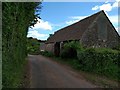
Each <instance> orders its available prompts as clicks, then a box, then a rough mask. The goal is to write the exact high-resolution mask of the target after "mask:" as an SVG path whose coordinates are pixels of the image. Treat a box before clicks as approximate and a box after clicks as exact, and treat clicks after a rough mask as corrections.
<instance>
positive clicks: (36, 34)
mask: <svg viewBox="0 0 120 90" xmlns="http://www.w3.org/2000/svg"><path fill="white" fill-rule="evenodd" d="M48 36H49V35H48V34H40V33H39V32H38V31H37V30H32V31H31V30H30V31H28V35H27V37H33V38H37V39H41V38H45V39H46V38H47V37H48Z"/></svg>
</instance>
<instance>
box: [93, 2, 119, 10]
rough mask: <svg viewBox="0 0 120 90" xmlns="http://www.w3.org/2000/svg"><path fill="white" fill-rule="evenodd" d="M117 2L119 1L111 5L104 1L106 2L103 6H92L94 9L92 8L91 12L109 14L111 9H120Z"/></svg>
mask: <svg viewBox="0 0 120 90" xmlns="http://www.w3.org/2000/svg"><path fill="white" fill-rule="evenodd" d="M119 1H120V0H115V2H114V3H113V4H111V3H109V2H108V1H106V2H105V3H104V4H103V5H101V6H98V5H96V6H94V7H93V8H92V10H104V11H107V12H110V11H111V10H112V9H113V8H117V7H120V6H119V5H118V2H119Z"/></svg>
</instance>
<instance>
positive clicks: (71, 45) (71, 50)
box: [60, 41, 83, 58]
mask: <svg viewBox="0 0 120 90" xmlns="http://www.w3.org/2000/svg"><path fill="white" fill-rule="evenodd" d="M81 49H83V47H82V46H81V44H80V43H79V42H77V41H71V42H66V43H65V44H64V45H63V49H62V51H61V52H60V57H62V58H77V50H81Z"/></svg>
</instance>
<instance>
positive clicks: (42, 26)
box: [32, 19, 52, 30]
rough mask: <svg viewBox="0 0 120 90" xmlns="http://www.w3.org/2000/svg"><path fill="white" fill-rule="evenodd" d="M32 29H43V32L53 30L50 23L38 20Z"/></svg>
mask: <svg viewBox="0 0 120 90" xmlns="http://www.w3.org/2000/svg"><path fill="white" fill-rule="evenodd" d="M32 28H33V29H42V30H52V25H51V24H50V23H49V22H48V21H44V20H41V19H38V22H37V23H36V24H35V25H34V27H32Z"/></svg>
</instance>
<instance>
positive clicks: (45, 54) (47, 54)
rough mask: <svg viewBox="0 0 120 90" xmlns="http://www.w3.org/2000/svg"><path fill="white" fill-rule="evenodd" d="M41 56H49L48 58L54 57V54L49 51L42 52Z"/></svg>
mask: <svg viewBox="0 0 120 90" xmlns="http://www.w3.org/2000/svg"><path fill="white" fill-rule="evenodd" d="M40 54H41V55H44V56H47V57H53V56H54V54H53V53H52V52H48V51H41V52H40Z"/></svg>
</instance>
